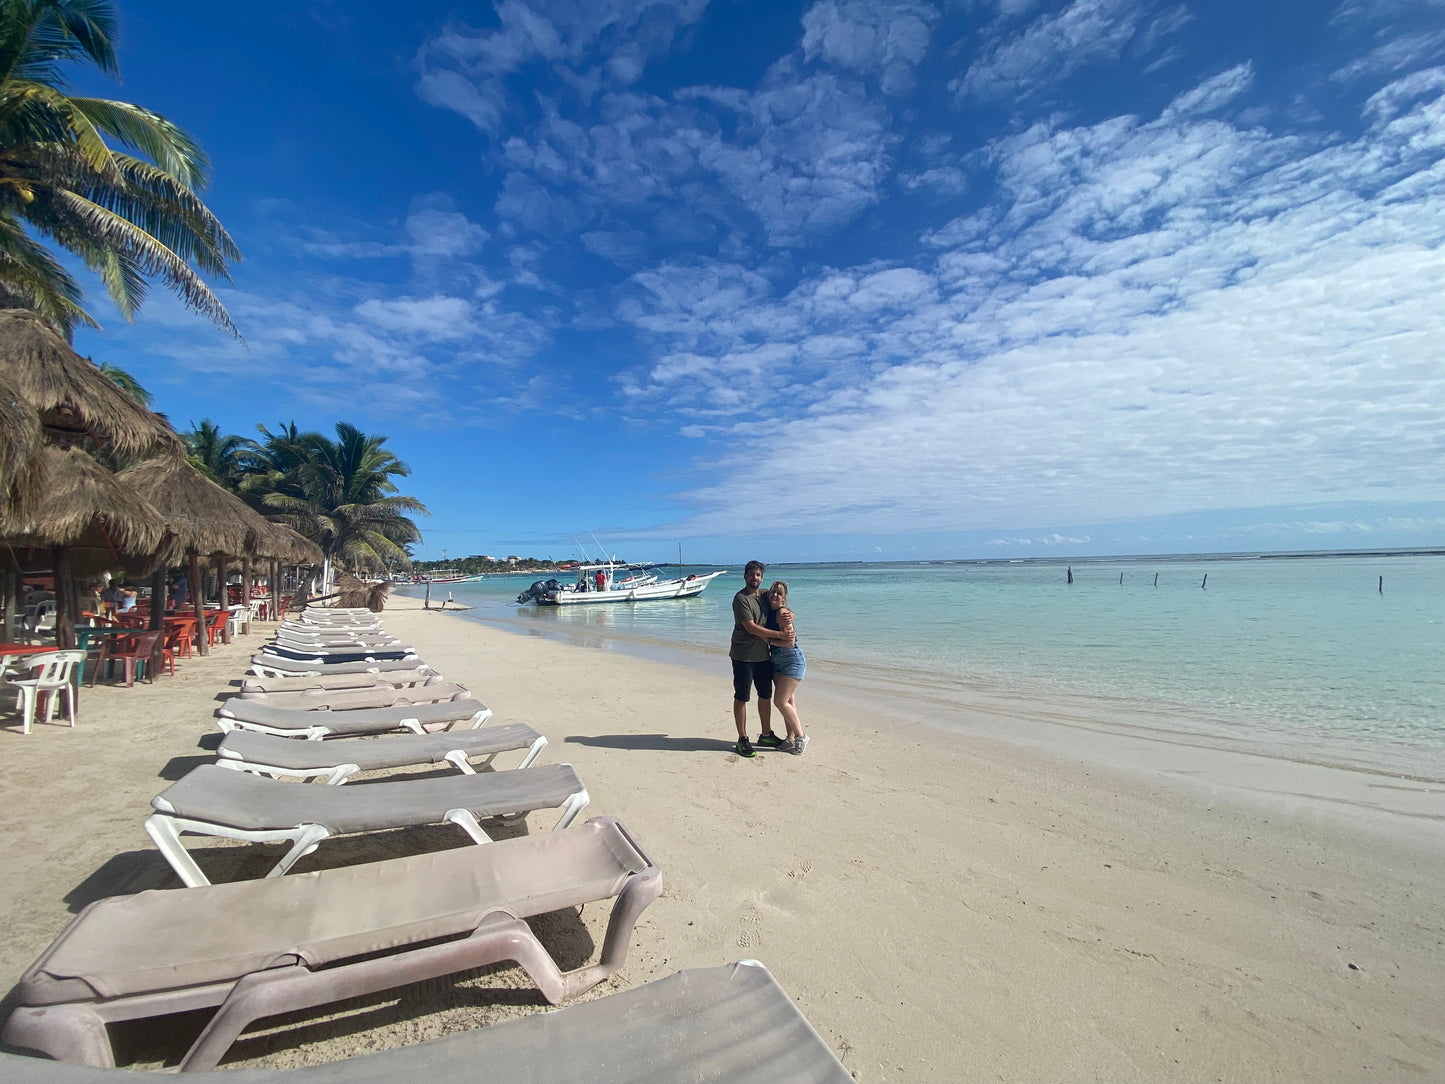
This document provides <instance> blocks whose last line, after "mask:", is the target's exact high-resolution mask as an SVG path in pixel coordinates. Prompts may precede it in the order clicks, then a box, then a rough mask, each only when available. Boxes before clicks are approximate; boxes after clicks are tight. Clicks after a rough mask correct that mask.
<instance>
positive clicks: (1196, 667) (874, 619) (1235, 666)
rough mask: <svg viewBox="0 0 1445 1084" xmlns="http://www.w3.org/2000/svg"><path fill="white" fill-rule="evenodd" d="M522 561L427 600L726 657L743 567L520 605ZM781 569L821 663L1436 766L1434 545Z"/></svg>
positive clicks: (499, 618) (1438, 621)
mask: <svg viewBox="0 0 1445 1084" xmlns="http://www.w3.org/2000/svg"><path fill="white" fill-rule="evenodd" d="M1070 567H1071V568H1072V571H1073V575H1074V582H1073V583H1072V584H1069V583H1068V582H1067V573H1068V570H1069V568H1070ZM686 571H710V569H701V568H689V569H687V570H686ZM1121 576H1122V578H1123V580H1122V583H1121V582H1120V577H1121ZM1206 577H1207V580H1206ZM1380 577H1383V582H1384V589H1383V591H1381V590H1379V584H1380ZM534 578H535V576H498V577H491V578H488V579H487V580H484V581H482V582H481V583H476V584H453V585H450V587H446V588H442V589H438V590H434V591H433V600H434V602H435V601H438V600H439V599H442V598H445V597H447V592H448V591H450V592H451V594H452V596H453V597H454V599H455V601H456V602H458V603H462V604H464V605H467V606H470V607H472V609H471V610H470V611H469V612H468V613H467V615H466V616H468V617H470V618H473V619H477V620H482V621H485V622H486V623H488V624H493V625H498V626H501V627H505V628H509V629H512V630H514V631H527V632H532V633H543V634H547V635H557V636H561V637H564V638H567V639H570V640H574V641H577V642H580V643H585V644H590V645H593V646H597V647H602V648H608V649H626V648H628V647H629V646H631V647H647V646H649V645H650V646H654V647H672V648H683V649H688V648H692V649H696V650H700V651H704V652H708V653H716V654H717V655H718V657H719V659H720V660H721V658H722V656H723V655H724V654H725V652H726V644H727V639H728V634H729V631H730V628H731V624H732V616H731V599H732V594H733V592H734V591H735V590H736V589H737V588H738V587H740V586H741V585H742V584H741V581H742V575H741V569H740V568H736V569H732V570H731V571H730V573H729V575H727V576H724V577H721V578H719V579H718V580H717V581H715V582H714V583H713V584H712V585H711V586H710V587H709V588H708V590H707V591H706V592H705V593H704V594H703V595H702V596H699V597H698V598H695V599H686V600H678V601H664V602H644V603H620V604H612V605H606V606H581V607H537V606H532V605H527V606H518V605H517V604H516V603H515V601H514V600H515V596H516V594H517V592H519V591H521V590H523V589H524V588H525V587H526V586H527V585H528V584H529V583H530V582H531V580H532V579H534ZM774 579H781V580H786V581H787V582H788V584H789V587H790V603H791V605H792V607H793V609H794V610H795V611H796V612H797V614H798V627H799V643H800V645H801V646H802V647H803V648H804V651H805V652H806V654H807V656H808V661H809V664H810V666H817V667H819V668H820V669H821V670H822V671H824V672H834V673H867V674H875V675H885V676H886V675H887V674H888V673H889V672H895V671H896V672H901V673H904V674H906V677H907V681H906V682H905V683H904V684H905V685H911V686H914V687H918V688H920V691H921V692H925V691H926V692H927V694H928V695H930V696H931V695H936V694H937V693H939V692H942V693H944V694H945V695H946V694H947V691H948V690H950V689H952V690H974V691H983V692H991V693H1001V694H1023V695H1028V696H1035V697H1042V698H1045V699H1050V698H1065V699H1067V698H1077V697H1084V698H1088V699H1089V700H1090V702H1091V703H1092V704H1093V707H1094V710H1096V711H1097V710H1100V709H1101V708H1102V709H1103V710H1105V711H1108V710H1115V709H1116V710H1118V711H1120V712H1123V713H1125V714H1132V713H1133V712H1134V711H1135V710H1137V711H1138V712H1139V713H1140V714H1149V715H1152V716H1156V717H1157V716H1158V715H1159V714H1161V713H1162V714H1164V715H1167V717H1168V718H1169V719H1170V724H1171V726H1173V727H1178V728H1181V729H1185V730H1187V731H1190V732H1193V733H1197V734H1199V735H1201V736H1203V737H1208V738H1211V739H1214V740H1217V741H1222V742H1226V743H1229V744H1233V745H1237V746H1242V747H1248V748H1251V749H1254V750H1256V751H1259V752H1265V753H1268V754H1271V755H1277V756H1285V757H1289V758H1291V759H1299V760H1308V761H1313V762H1320V763H1327V764H1340V765H1347V766H1353V767H1366V768H1375V769H1379V770H1384V771H1391V772H1400V773H1405V774H1410V775H1415V776H1420V777H1425V778H1435V779H1445V557H1441V556H1358V555H1338V556H1311V557H1291V558H1270V557H1265V558H1249V559H1243V558H1216V557H1189V558H1138V559H1121V560H1088V561H1075V562H1073V563H1072V565H1070V564H1069V563H1067V562H1053V561H1028V562H918V563H887V564H846V565H776V566H773V567H771V568H769V570H768V575H767V578H766V581H765V582H771V581H772V580H774ZM407 593H408V594H412V593H416V592H415V591H414V589H408V590H407ZM719 665H720V670H721V669H722V664H721V662H720V664H719ZM719 680H720V681H722V682H724V683H726V677H725V675H724V676H720V678H719Z"/></svg>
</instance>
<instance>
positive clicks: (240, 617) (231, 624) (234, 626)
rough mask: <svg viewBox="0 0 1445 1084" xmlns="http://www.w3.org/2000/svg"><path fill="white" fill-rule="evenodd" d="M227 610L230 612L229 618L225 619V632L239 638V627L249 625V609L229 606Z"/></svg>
mask: <svg viewBox="0 0 1445 1084" xmlns="http://www.w3.org/2000/svg"><path fill="white" fill-rule="evenodd" d="M227 609H229V610H230V611H231V616H230V617H228V618H226V625H227V629H226V631H227V632H228V633H230V635H232V636H239V635H240V634H241V627H242V626H243V625H245V626H249V625H250V624H251V607H249V606H229V607H227Z"/></svg>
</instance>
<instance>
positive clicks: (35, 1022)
mask: <svg viewBox="0 0 1445 1084" xmlns="http://www.w3.org/2000/svg"><path fill="white" fill-rule="evenodd" d="M5 1043H6V1045H7V1046H13V1047H18V1048H20V1049H23V1050H33V1051H35V1052H36V1053H37V1054H44V1055H46V1056H47V1057H50V1058H54V1059H55V1060H56V1061H68V1062H78V1063H80V1064H81V1065H96V1066H99V1067H101V1068H103V1069H113V1068H115V1055H114V1053H112V1051H111V1047H110V1035H109V1033H108V1032H107V1031H106V1030H105V1019H104V1018H103V1017H102V1016H101V1015H100V1014H99V1013H98V1012H95V1011H94V1010H92V1009H90V1008H89V1007H87V1006H85V1005H46V1006H37V1007H26V1006H22V1007H21V1008H18V1009H16V1010H15V1011H14V1012H12V1013H11V1014H10V1019H9V1020H7V1021H6V1022H5Z"/></svg>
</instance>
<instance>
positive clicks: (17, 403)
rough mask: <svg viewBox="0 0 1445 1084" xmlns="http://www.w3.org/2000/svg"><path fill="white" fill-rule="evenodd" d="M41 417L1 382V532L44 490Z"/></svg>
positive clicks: (29, 506) (25, 512) (32, 504)
mask: <svg viewBox="0 0 1445 1084" xmlns="http://www.w3.org/2000/svg"><path fill="white" fill-rule="evenodd" d="M42 439H43V438H42V436H41V431H40V415H39V414H37V413H36V412H35V408H34V407H32V406H31V405H30V404H29V403H28V402H26V401H25V400H24V399H22V398H21V397H20V395H19V394H18V393H17V392H16V391H15V390H14V389H13V388H11V387H10V386H9V385H8V384H7V383H6V382H5V381H4V380H0V529H3V527H4V525H5V524H6V523H7V522H10V521H15V520H20V519H23V518H24V517H25V515H26V514H27V513H28V512H29V511H30V509H31V508H32V507H33V506H34V504H35V502H36V501H37V500H39V498H40V495H41V494H42V493H43V492H44V491H45V460H44V458H42V457H41V455H40V446H41V441H42Z"/></svg>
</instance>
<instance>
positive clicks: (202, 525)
mask: <svg viewBox="0 0 1445 1084" xmlns="http://www.w3.org/2000/svg"><path fill="white" fill-rule="evenodd" d="M117 477H119V478H120V480H121V481H122V482H123V483H124V484H125V485H127V486H129V487H130V488H131V489H133V490H135V492H137V493H139V494H140V495H141V496H142V497H143V498H145V500H146V501H147V503H149V504H150V505H151V507H153V508H154V509H155V510H156V511H157V512H159V513H160V514H161V517H162V518H163V519H164V520H165V521H166V525H167V526H168V527H169V528H170V531H171V534H172V538H171V541H170V543H169V545H168V546H167V547H166V551H165V557H166V559H167V560H168V561H169V562H170V563H171V564H180V563H182V561H183V560H184V558H185V556H186V555H187V554H190V553H201V554H212V553H222V554H230V555H233V556H235V555H240V554H243V553H248V552H255V547H256V545H257V542H258V541H259V540H260V539H263V538H268V537H270V532H271V527H272V525H271V523H269V522H268V521H267V520H266V518H265V517H264V516H262V515H261V514H260V513H258V512H256V511H254V510H253V509H251V508H250V507H249V506H248V505H247V504H246V503H245V502H244V501H242V500H241V499H240V498H239V497H237V496H235V495H234V494H231V493H228V492H226V491H225V490H224V489H222V488H221V487H220V486H218V485H216V483H215V482H213V481H211V480H210V479H209V478H207V477H206V476H205V475H204V474H202V473H201V472H200V471H198V470H196V468H195V467H193V466H191V465H190V464H189V463H187V462H186V461H185V460H184V459H182V458H181V457H180V456H179V455H162V456H157V457H156V458H154V459H147V460H146V461H145V462H143V463H138V464H136V465H135V466H134V467H129V468H127V469H126V470H123V471H121V472H120V474H119V475H118V476H117Z"/></svg>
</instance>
